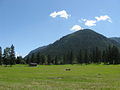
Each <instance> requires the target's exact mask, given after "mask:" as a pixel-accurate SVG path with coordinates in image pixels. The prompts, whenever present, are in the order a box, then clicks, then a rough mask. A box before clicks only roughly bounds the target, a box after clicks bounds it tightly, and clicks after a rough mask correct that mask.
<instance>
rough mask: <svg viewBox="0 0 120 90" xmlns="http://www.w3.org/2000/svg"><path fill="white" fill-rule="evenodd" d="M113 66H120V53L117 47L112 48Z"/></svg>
mask: <svg viewBox="0 0 120 90" xmlns="http://www.w3.org/2000/svg"><path fill="white" fill-rule="evenodd" d="M111 55H112V56H111V60H112V61H111V62H112V63H111V64H119V63H120V56H119V55H120V52H119V50H118V48H117V47H116V46H113V47H112V54H111Z"/></svg>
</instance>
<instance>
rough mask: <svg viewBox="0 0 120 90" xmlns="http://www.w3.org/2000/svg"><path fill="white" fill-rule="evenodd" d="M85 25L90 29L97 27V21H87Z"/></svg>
mask: <svg viewBox="0 0 120 90" xmlns="http://www.w3.org/2000/svg"><path fill="white" fill-rule="evenodd" d="M85 25H86V26H88V27H92V26H96V20H86V21H85Z"/></svg>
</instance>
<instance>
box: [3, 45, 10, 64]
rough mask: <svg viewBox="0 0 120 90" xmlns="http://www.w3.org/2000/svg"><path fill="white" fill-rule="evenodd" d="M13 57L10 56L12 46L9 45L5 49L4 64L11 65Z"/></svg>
mask: <svg viewBox="0 0 120 90" xmlns="http://www.w3.org/2000/svg"><path fill="white" fill-rule="evenodd" d="M10 59H11V58H10V48H9V47H7V48H5V49H4V53H3V64H4V65H6V66H7V65H10V61H11V60H10Z"/></svg>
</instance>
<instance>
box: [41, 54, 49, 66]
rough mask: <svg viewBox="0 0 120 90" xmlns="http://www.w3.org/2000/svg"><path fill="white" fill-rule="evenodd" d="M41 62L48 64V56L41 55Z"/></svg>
mask: <svg viewBox="0 0 120 90" xmlns="http://www.w3.org/2000/svg"><path fill="white" fill-rule="evenodd" d="M41 59H42V60H41V62H42V64H44V65H47V64H48V62H47V57H46V56H45V55H41Z"/></svg>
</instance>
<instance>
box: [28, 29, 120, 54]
mask: <svg viewBox="0 0 120 90" xmlns="http://www.w3.org/2000/svg"><path fill="white" fill-rule="evenodd" d="M113 45H114V46H117V47H119V46H120V44H119V43H118V42H116V41H114V40H113V39H109V38H107V37H105V36H103V35H101V34H99V33H97V32H95V31H93V30H90V29H84V30H80V31H77V32H74V33H72V34H69V35H66V36H64V37H62V38H60V39H59V40H57V41H56V42H54V43H53V44H50V45H48V46H44V47H40V48H37V49H35V50H33V51H31V52H30V53H29V54H28V56H29V55H31V54H32V53H38V52H39V53H41V54H45V55H53V56H55V55H64V54H66V53H67V52H69V51H73V53H78V52H79V51H80V50H84V51H85V50H88V51H92V50H93V49H95V48H96V47H97V48H99V49H100V50H104V49H106V48H107V47H108V46H113Z"/></svg>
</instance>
